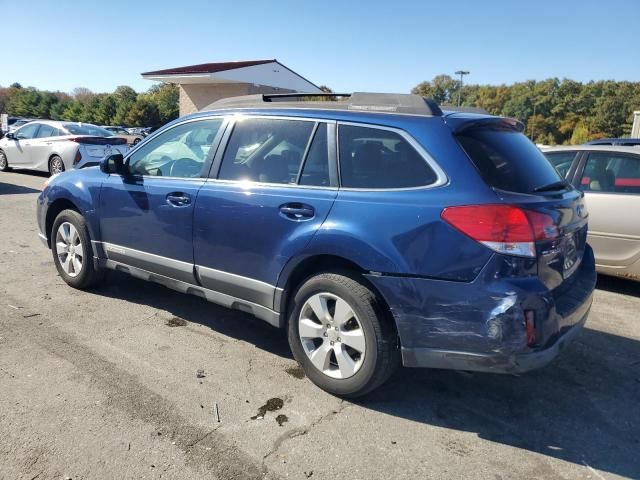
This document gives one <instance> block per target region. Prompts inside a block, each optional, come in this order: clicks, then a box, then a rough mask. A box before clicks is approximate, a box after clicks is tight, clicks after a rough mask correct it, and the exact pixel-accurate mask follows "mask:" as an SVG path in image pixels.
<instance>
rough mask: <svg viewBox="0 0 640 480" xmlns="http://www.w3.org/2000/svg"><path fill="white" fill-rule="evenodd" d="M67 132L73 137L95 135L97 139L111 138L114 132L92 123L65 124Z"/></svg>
mask: <svg viewBox="0 0 640 480" xmlns="http://www.w3.org/2000/svg"><path fill="white" fill-rule="evenodd" d="M64 128H65V130H67V131H68V132H69V133H70V134H72V135H95V136H97V137H111V136H113V132H110V131H109V130H107V129H105V128H100V127H97V126H95V125H91V124H90V123H65V124H64Z"/></svg>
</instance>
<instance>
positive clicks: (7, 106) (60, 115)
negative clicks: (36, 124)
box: [0, 83, 179, 127]
mask: <svg viewBox="0 0 640 480" xmlns="http://www.w3.org/2000/svg"><path fill="white" fill-rule="evenodd" d="M178 96H179V95H178V87H177V86H176V85H173V84H157V85H153V86H152V87H151V88H150V89H149V90H148V91H147V92H145V93H137V92H136V91H135V90H134V89H133V88H131V87H128V86H125V85H123V86H120V87H118V88H116V89H115V91H114V92H113V93H94V92H92V91H91V90H89V89H88V88H76V89H74V90H73V92H71V93H70V94H68V93H64V92H49V91H45V90H38V89H36V88H33V87H28V88H24V87H22V85H20V84H19V83H14V84H12V85H11V86H10V87H6V88H2V87H0V113H8V114H9V115H11V116H16V117H26V118H40V119H49V120H68V121H73V122H86V123H94V124H96V125H125V126H127V127H159V126H160V125H163V124H165V123H167V122H169V121H171V120H174V119H176V118H178V103H179V101H178Z"/></svg>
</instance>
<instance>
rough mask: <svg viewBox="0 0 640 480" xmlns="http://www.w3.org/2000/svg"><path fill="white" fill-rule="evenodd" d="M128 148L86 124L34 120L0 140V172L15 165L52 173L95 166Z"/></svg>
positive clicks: (105, 132)
mask: <svg viewBox="0 0 640 480" xmlns="http://www.w3.org/2000/svg"><path fill="white" fill-rule="evenodd" d="M128 149H129V147H128V146H127V141H126V140H125V139H123V138H115V137H112V133H111V132H109V131H108V130H104V129H102V128H100V127H96V126H95V125H91V124H89V123H74V122H54V121H48V120H37V121H34V122H30V123H27V124H26V125H23V126H22V127H20V128H19V129H17V130H16V131H15V132H10V133H8V134H7V135H6V136H5V137H4V138H2V140H0V171H5V170H7V169H8V168H11V167H16V168H27V169H31V170H39V171H43V172H49V173H50V174H52V175H54V174H56V173H60V172H64V171H65V170H69V169H70V168H82V167H87V166H91V165H98V163H99V162H100V160H101V159H102V158H103V157H105V156H106V155H110V154H112V153H122V154H123V155H124V154H125V153H126V152H127V151H128Z"/></svg>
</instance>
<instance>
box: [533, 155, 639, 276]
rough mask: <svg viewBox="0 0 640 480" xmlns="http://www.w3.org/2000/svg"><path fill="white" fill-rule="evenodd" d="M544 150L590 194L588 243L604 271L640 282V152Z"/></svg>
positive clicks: (555, 163)
mask: <svg viewBox="0 0 640 480" xmlns="http://www.w3.org/2000/svg"><path fill="white" fill-rule="evenodd" d="M542 151H543V153H544V154H545V155H546V157H547V158H548V159H549V160H550V161H551V163H552V164H553V165H554V166H555V167H556V169H557V170H558V172H560V174H561V175H563V176H564V177H565V178H566V179H567V181H569V182H571V183H572V184H573V185H574V186H575V187H576V188H578V189H580V190H582V191H583V192H584V194H585V200H586V205H587V208H588V210H589V234H588V241H589V243H590V244H591V246H592V247H593V250H594V252H595V256H596V264H597V268H598V271H599V272H600V273H604V274H607V275H617V276H622V277H626V278H630V279H633V280H636V281H640V147H616V146H605V145H578V146H571V147H551V148H543V149H542Z"/></svg>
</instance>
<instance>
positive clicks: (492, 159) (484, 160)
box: [457, 127, 562, 193]
mask: <svg viewBox="0 0 640 480" xmlns="http://www.w3.org/2000/svg"><path fill="white" fill-rule="evenodd" d="M457 138H458V141H459V142H460V145H462V148H464V150H465V152H466V153H467V155H468V156H469V158H470V159H471V161H472V162H473V163H474V165H475V166H476V168H477V169H478V171H479V172H480V175H482V178H483V179H484V181H485V182H486V183H487V184H488V185H489V186H491V187H494V188H497V189H500V190H507V191H510V192H517V193H533V192H534V191H535V190H536V189H538V188H541V187H545V186H547V185H551V184H553V183H556V182H559V181H561V180H562V178H561V177H560V175H559V174H558V172H557V171H556V169H555V168H554V167H553V165H551V163H550V162H549V161H548V160H547V159H546V157H545V156H544V155H543V154H542V152H541V151H540V150H538V148H537V147H536V146H535V145H534V144H533V143H531V141H529V139H528V138H527V137H525V136H524V135H523V134H521V133H519V132H514V131H512V130H507V129H504V128H499V127H496V128H490V127H485V128H475V129H470V130H467V131H464V132H462V133H460V134H458V135H457Z"/></svg>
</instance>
